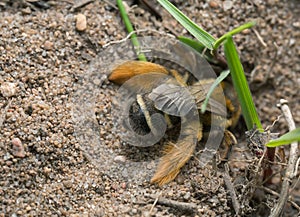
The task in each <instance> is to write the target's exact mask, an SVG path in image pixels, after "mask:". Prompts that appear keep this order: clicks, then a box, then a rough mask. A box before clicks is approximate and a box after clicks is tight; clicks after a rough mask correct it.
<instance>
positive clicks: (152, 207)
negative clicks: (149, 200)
mask: <svg viewBox="0 0 300 217" xmlns="http://www.w3.org/2000/svg"><path fill="white" fill-rule="evenodd" d="M161 193H162V192H160V193H159V194H158V196H157V197H156V199H155V201H154V202H153V204H152V206H151V209H150V211H149V216H150V215H151V213H152V211H153V209H154V207H155V205H156V203H157V201H158V199H159V197H160V195H161Z"/></svg>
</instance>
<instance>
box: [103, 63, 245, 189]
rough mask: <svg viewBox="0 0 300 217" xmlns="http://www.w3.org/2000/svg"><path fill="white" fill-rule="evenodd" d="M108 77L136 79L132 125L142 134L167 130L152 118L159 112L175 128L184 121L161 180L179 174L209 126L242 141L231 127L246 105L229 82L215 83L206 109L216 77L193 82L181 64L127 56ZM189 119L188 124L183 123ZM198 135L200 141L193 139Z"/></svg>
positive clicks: (228, 139)
mask: <svg viewBox="0 0 300 217" xmlns="http://www.w3.org/2000/svg"><path fill="white" fill-rule="evenodd" d="M142 75H149V76H148V77H144V76H142ZM170 75H171V76H170ZM135 77H136V79H134V78H135ZM174 78H175V79H174ZM108 79H109V80H110V81H111V82H114V83H116V84H118V85H122V84H124V83H125V82H126V81H128V80H130V79H134V82H129V85H127V87H126V88H129V89H131V90H132V92H134V93H136V100H135V101H134V102H133V103H132V104H131V105H130V109H129V116H128V117H129V124H130V125H131V128H132V129H133V130H134V131H135V132H136V133H138V134H139V135H146V134H149V133H150V132H152V133H153V135H154V136H155V135H156V134H158V133H160V132H161V131H162V129H161V124H158V123H157V121H155V119H153V118H152V115H153V114H155V113H159V114H161V115H163V117H164V120H165V122H166V123H167V127H168V128H175V126H178V124H179V123H181V128H182V130H181V134H182V135H183V136H182V137H181V138H179V139H178V141H177V142H176V144H174V143H172V142H168V144H167V145H166V148H165V150H164V155H163V156H162V157H161V159H160V162H159V164H158V166H157V169H156V172H155V174H154V176H153V177H152V179H151V183H157V184H158V185H160V186H161V185H164V184H166V183H169V182H170V181H172V180H174V179H175V178H176V176H177V175H178V174H179V172H180V170H181V168H182V167H183V166H184V165H185V164H186V163H187V162H188V161H189V159H190V158H191V156H192V155H193V154H194V151H195V148H196V144H197V142H199V141H201V140H202V139H203V135H204V134H205V132H207V131H210V130H212V129H214V130H216V131H218V129H225V131H224V130H223V131H220V132H222V134H224V135H222V136H223V142H222V143H223V144H224V146H226V147H230V146H231V145H232V144H235V143H237V142H236V138H235V136H234V135H233V134H232V133H231V132H230V131H229V130H227V128H229V127H233V126H235V124H236V123H237V121H238V119H239V116H240V113H241V110H240V106H239V105H238V103H237V102H236V100H235V99H236V96H235V94H234V91H233V88H232V87H231V85H230V84H228V83H226V82H223V83H221V85H219V86H218V87H217V88H215V90H214V92H213V94H212V95H211V97H210V99H209V106H208V107H207V110H206V112H205V113H203V114H202V113H201V111H200V109H201V106H202V104H203V102H204V100H205V97H206V95H207V91H208V90H209V88H210V87H211V85H212V84H213V83H214V81H215V80H214V79H212V78H207V79H203V80H200V81H195V82H194V83H193V84H192V85H190V86H189V85H188V80H189V78H188V76H187V75H181V74H179V73H178V72H177V71H176V70H172V69H171V70H167V69H166V68H165V67H163V66H161V65H159V64H155V63H151V62H143V61H127V62H125V63H122V64H120V65H118V66H117V67H115V68H114V69H113V70H112V73H111V74H110V76H109V78H108ZM125 84H126V83H125ZM223 92H224V93H225V102H224V95H223ZM193 106H194V110H193ZM192 110H193V112H191V111H192ZM195 111H196V112H195ZM187 114H189V115H190V116H189V120H188V121H185V120H184V118H182V117H185V118H186V116H187ZM183 123H184V124H185V125H184V126H185V127H182V124H183ZM195 131H196V132H195ZM223 132H224V133H223ZM195 135H196V136H195ZM195 137H196V138H195ZM195 140H196V143H195V142H193V141H195ZM141 146H143V145H141ZM145 146H147V145H145Z"/></svg>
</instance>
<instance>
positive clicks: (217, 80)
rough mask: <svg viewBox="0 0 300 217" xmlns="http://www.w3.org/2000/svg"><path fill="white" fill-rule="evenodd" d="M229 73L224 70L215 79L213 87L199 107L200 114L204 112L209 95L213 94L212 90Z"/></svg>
mask: <svg viewBox="0 0 300 217" xmlns="http://www.w3.org/2000/svg"><path fill="white" fill-rule="evenodd" d="M229 73H230V71H229V70H225V71H223V72H221V74H220V75H219V76H218V77H217V79H216V80H215V82H214V83H213V85H212V86H211V87H210V88H209V90H208V93H207V95H206V98H205V100H204V102H203V104H202V106H201V113H204V112H205V110H206V107H207V104H208V100H209V98H210V96H211V94H212V93H213V91H214V89H215V88H216V87H217V86H218V85H219V84H220V83H221V82H222V81H223V80H224V79H225V78H226V77H227V76H228V75H229Z"/></svg>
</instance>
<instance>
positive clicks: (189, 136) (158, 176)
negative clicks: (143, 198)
mask: <svg viewBox="0 0 300 217" xmlns="http://www.w3.org/2000/svg"><path fill="white" fill-rule="evenodd" d="M198 124H199V123H197V125H198ZM191 126H193V124H191ZM199 131H200V132H202V125H201V124H200V130H199ZM184 135H186V136H185V137H184V138H182V139H181V140H180V141H178V142H177V143H176V144H174V143H169V144H168V145H167V147H166V149H165V153H166V154H165V155H164V156H163V157H162V158H161V159H160V162H159V164H158V167H157V170H156V172H155V174H154V176H153V177H152V179H151V183H157V184H158V185H159V186H161V185H164V184H166V183H168V182H170V181H172V180H174V179H175V178H176V176H177V175H178V173H179V172H180V169H181V168H182V167H183V166H184V165H185V164H186V162H187V161H188V160H189V159H190V158H191V156H192V155H193V153H194V150H195V148H196V145H197V142H191V141H193V140H194V139H195V138H194V137H195V135H194V134H193V133H191V132H190V131H189V130H187V131H186V132H184ZM197 137H198V138H197V139H198V140H201V138H202V133H199V134H198V135H197Z"/></svg>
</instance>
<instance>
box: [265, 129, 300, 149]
mask: <svg viewBox="0 0 300 217" xmlns="http://www.w3.org/2000/svg"><path fill="white" fill-rule="evenodd" d="M296 141H298V142H299V141H300V128H296V129H294V130H292V131H290V132H288V133H286V134H284V135H282V136H281V137H279V138H278V139H274V140H271V141H270V142H268V143H267V144H266V146H267V147H271V148H274V147H277V146H281V145H287V144H290V143H292V142H296Z"/></svg>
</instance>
